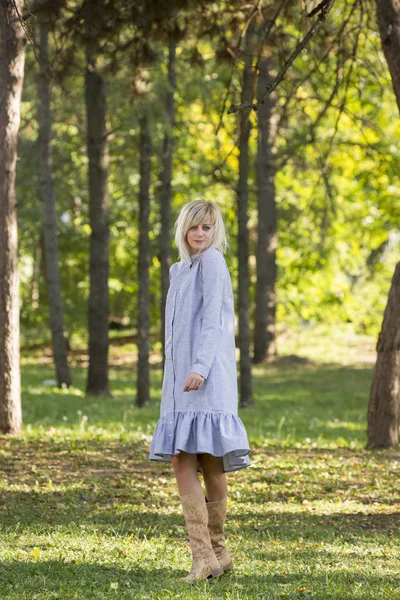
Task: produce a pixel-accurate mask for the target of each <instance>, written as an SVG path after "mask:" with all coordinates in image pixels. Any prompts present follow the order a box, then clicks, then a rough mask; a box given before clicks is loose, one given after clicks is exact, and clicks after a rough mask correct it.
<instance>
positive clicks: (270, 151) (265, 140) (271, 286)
mask: <svg viewBox="0 0 400 600" xmlns="http://www.w3.org/2000/svg"><path fill="white" fill-rule="evenodd" d="M268 53H269V48H268V47H265V46H264V47H263V48H262V55H261V57H260V60H259V73H258V78H257V98H258V100H260V99H261V98H262V97H263V95H264V92H265V89H266V87H267V85H268V84H269V83H270V80H271V77H270V75H269V71H270V68H271V59H270V58H269V56H268ZM275 110H276V96H275V94H272V95H270V96H268V98H267V100H266V101H265V102H264V104H260V107H259V110H258V112H257V114H258V145H257V161H256V175H257V209H258V226H257V231H258V236H257V250H256V257H257V282H256V294H255V295H256V307H255V318H254V357H253V362H254V363H261V362H263V361H266V360H268V359H269V358H272V357H274V356H276V324H275V314H276V292H275V284H276V248H277V237H278V234H277V217H276V200H275V155H276V148H275V140H276V133H277V122H276V113H275Z"/></svg>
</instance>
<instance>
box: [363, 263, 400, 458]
mask: <svg viewBox="0 0 400 600" xmlns="http://www.w3.org/2000/svg"><path fill="white" fill-rule="evenodd" d="M376 349H377V353H378V357H377V360H376V364H375V370H374V375H373V380H372V387H371V396H370V401H369V407H368V441H367V443H368V446H369V447H373V448H385V447H388V446H397V444H398V443H399V404H400V263H398V264H397V266H396V269H395V272H394V275H393V280H392V285H391V288H390V292H389V298H388V302H387V305H386V309H385V314H384V317H383V324H382V330H381V332H380V334H379V339H378V344H377V348H376Z"/></svg>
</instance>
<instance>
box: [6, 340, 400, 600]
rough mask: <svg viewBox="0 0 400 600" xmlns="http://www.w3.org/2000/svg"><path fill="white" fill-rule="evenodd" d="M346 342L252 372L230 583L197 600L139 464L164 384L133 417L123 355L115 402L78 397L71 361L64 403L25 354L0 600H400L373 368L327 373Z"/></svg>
mask: <svg viewBox="0 0 400 600" xmlns="http://www.w3.org/2000/svg"><path fill="white" fill-rule="evenodd" d="M353 342H354V343H353V344H352V346H351V347H352V348H353V350H354V353H355V355H357V351H356V348H357V344H356V341H355V340H353ZM297 343H298V340H297V341H296V340H287V342H286V343H285V349H286V351H287V353H289V354H290V353H291V352H292V351H293V348H294V347H296V344H297ZM343 343H344V342H343V339H336V341H335V342H334V344H333V345H332V344H330V345H329V348H327V349H326V351H325V352H322V355H323V357H324V361H317V358H318V357H316V356H315V352H316V350H315V347H316V346H318V347H322V346H321V344H322V342H321V340H320V339H319V340H318V344H315V345H313V346H312V348H310V350H309V353H308V354H307V351H305V352H303V355H304V358H303V359H302V360H299V359H293V358H290V357H286V358H285V357H283V358H282V359H281V360H280V361H278V362H277V363H276V364H272V365H266V366H262V367H259V366H257V367H254V391H255V401H256V408H254V409H248V410H246V411H241V413H240V416H241V418H242V419H243V421H244V423H245V425H246V427H247V431H248V434H249V439H250V445H251V448H252V454H251V458H252V466H251V467H250V468H248V469H245V470H243V471H239V472H237V473H234V474H230V475H229V476H228V477H229V487H230V495H229V517H228V521H227V527H226V531H227V536H228V545H229V548H230V550H231V551H232V554H233V555H234V558H235V570H234V571H233V572H232V573H231V574H229V575H224V576H223V577H221V578H219V579H217V580H215V581H212V582H208V581H207V582H202V583H198V584H196V585H194V586H191V587H188V586H186V585H185V584H183V583H180V582H179V581H177V579H178V578H179V577H181V576H183V575H184V574H185V573H187V571H188V570H189V568H190V554H189V547H188V543H187V539H186V531H185V527H184V521H183V517H182V515H181V509H180V504H179V497H178V494H177V490H176V486H175V482H174V478H173V476H172V472H171V468H170V466H169V465H168V464H166V463H162V464H156V463H153V462H150V461H149V460H148V459H147V455H148V450H149V445H150V435H151V433H152V430H153V428H154V425H155V423H156V421H157V418H158V403H159V399H160V384H161V375H162V374H161V371H160V370H159V369H157V368H153V369H152V373H151V383H152V388H151V394H152V399H153V402H152V405H151V406H147V407H144V408H143V409H141V410H138V409H137V408H135V406H134V400H135V366H134V365H133V364H129V352H126V349H125V350H124V348H123V347H121V346H119V347H118V348H114V349H113V363H114V365H118V366H114V367H113V368H112V370H111V378H112V389H113V393H114V398H113V399H111V400H110V399H99V398H94V397H89V398H86V397H85V395H84V392H83V390H84V383H85V371H84V369H83V368H82V367H80V366H79V362H77V365H76V366H75V367H74V373H73V375H74V383H75V387H74V388H73V389H71V390H68V391H64V390H57V389H56V388H55V387H54V386H53V385H52V384H51V381H48V380H51V378H52V377H53V372H52V369H51V367H50V366H49V365H48V364H46V362H41V361H40V360H39V358H38V357H37V356H36V357H33V356H29V357H25V359H24V365H23V410H24V423H25V425H24V431H23V434H22V435H21V436H19V437H0V474H1V481H0V539H1V545H0V600H28V599H29V600H50V599H59V600H70V599H71V600H72V599H74V600H75V599H79V600H95V599H96V600H97V599H98V600H100V599H101V600H103V599H104V600H117V599H118V600H125V599H136V598H138V599H143V600H146V599H151V600H156V599H157V600H158V599H167V598H168V599H170V598H183V599H197V598H198V599H200V598H201V599H208V598H210V599H211V598H213V599H220V598H221V599H222V598H223V599H226V600H247V599H248V600H250V599H251V600H253V599H263V600H267V599H268V600H269V599H271V600H272V599H274V600H275V599H276V600H278V599H282V600H283V599H285V600H289V599H290V600H295V599H296V600H297V599H299V600H300V599H303V600H306V599H315V600H317V599H318V600H328V599H337V600H339V599H349V600H350V599H352V600H364V599H371V600H378V599H381V598H382V599H384V598H396V597H397V598H400V574H399V537H400V529H399V520H400V519H399V504H400V500H399V491H400V486H399V479H398V472H399V465H400V452H399V451H397V450H386V451H379V452H372V451H367V450H365V449H364V445H365V428H366V410H367V404H368V394H369V387H370V381H371V375H372V363H373V357H372V355H371V354H370V355H369V359H370V360H368V356H367V355H368V349H367V350H366V346H365V340H361V341H360V340H359V342H358V343H359V344H360V348H359V353H358V354H359V355H360V356H361V355H362V357H363V361H362V362H354V363H353V364H346V362H345V361H341V362H334V360H332V358H334V356H335V355H336V356H343V355H344V354H345V352H344V351H343V348H342V344H343ZM346 343H347V342H346ZM335 345H336V346H335ZM339 346H340V347H339ZM370 346H371V347H373V344H370ZM303 348H304V346H303ZM124 352H125V354H124ZM330 356H331V358H329V357H330ZM124 357H125V359H126V360H123V358H124ZM366 358H367V360H366ZM311 359H312V360H311ZM343 362H345V364H343ZM46 380H47V381H46Z"/></svg>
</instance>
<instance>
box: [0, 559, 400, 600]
mask: <svg viewBox="0 0 400 600" xmlns="http://www.w3.org/2000/svg"><path fill="white" fill-rule="evenodd" d="M1 566H2V571H3V572H2V573H1V575H0V586H1V587H0V592H2V593H3V594H7V596H3V597H4V598H10V597H11V598H13V599H14V598H22V599H24V600H25V598H29V590H32V591H33V590H34V592H35V597H40V598H44V597H49V598H50V597H51V598H59V599H62V600H67V599H69V598H74V599H75V598H90V599H97V598H99V599H100V598H102V599H104V598H117V597H118V598H143V597H145V598H152V597H153V596H152V595H151V594H152V593H157V592H158V593H160V592H161V591H166V592H168V597H169V596H170V594H171V593H173V591H176V593H177V594H178V593H179V597H182V596H181V593H182V592H183V593H185V591H187V597H192V595H191V593H194V594H195V593H196V590H197V592H198V593H199V592H200V594H201V591H202V590H205V588H204V586H207V589H208V590H209V592H210V593H212V596H213V597H215V598H226V597H227V596H226V593H227V591H229V590H231V591H232V590H234V589H240V590H242V592H241V593H242V594H243V596H240V597H244V598H246V599H247V598H260V597H261V596H260V593H263V596H262V598H263V599H266V600H268V599H270V598H280V599H288V600H289V599H290V600H293V599H295V600H297V599H299V600H300V599H303V600H307V599H308V600H310V599H313V598H320V599H321V598H323V600H330V599H332V600H333V599H334V600H350V599H352V600H366V599H372V598H374V599H376V598H380V597H381V596H380V595H376V593H375V594H373V595H370V594H369V591H370V590H376V591H377V590H382V589H383V587H384V586H385V587H387V579H386V581H384V578H383V577H379V576H377V575H373V574H366V573H358V572H357V571H356V567H354V569H350V570H348V569H346V570H341V569H340V568H336V569H335V570H334V571H333V572H330V574H329V575H328V574H326V573H325V574H320V573H305V572H301V571H298V572H290V573H274V572H273V568H270V567H267V568H266V571H265V574H264V575H257V574H255V573H254V574H251V575H243V574H242V572H240V571H233V572H232V573H230V574H229V575H226V574H225V575H223V576H222V577H219V578H217V579H214V580H209V581H206V582H199V583H197V584H194V585H191V586H187V584H185V583H183V582H180V581H179V578H180V577H182V576H183V575H184V574H186V571H184V570H180V569H179V570H178V569H175V568H168V567H166V568H157V567H154V568H152V567H151V565H149V566H147V567H146V568H139V567H137V566H135V565H132V564H129V561H128V560H127V561H126V568H123V567H120V566H107V565H100V564H94V563H88V562H79V563H75V562H73V561H71V562H67V563H64V562H59V561H54V560H50V561H37V562H22V561H4V562H2V563H1ZM246 566H247V567H251V561H249V562H248V563H247V565H246ZM241 571H243V569H241ZM398 583H399V579H398V578H395V577H393V585H398ZM337 584H339V585H337ZM27 590H28V593H27ZM171 590H172V592H171ZM286 590H287V591H286ZM36 594H37V596H36ZM44 594H45V595H44ZM149 594H150V595H149ZM277 594H278V595H277ZM157 597H158V596H157ZM193 597H200V596H197V595H194V596H193ZM207 597H208V596H207ZM229 597H230V596H229ZM237 597H239V596H237ZM382 597H384V596H382ZM385 597H386V596H385Z"/></svg>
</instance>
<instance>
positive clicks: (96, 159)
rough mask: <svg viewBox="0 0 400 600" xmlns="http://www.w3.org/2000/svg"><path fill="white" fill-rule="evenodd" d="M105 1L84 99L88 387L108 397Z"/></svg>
mask: <svg viewBox="0 0 400 600" xmlns="http://www.w3.org/2000/svg"><path fill="white" fill-rule="evenodd" d="M100 10H101V3H100V4H99V3H98V2H96V1H95V0H88V1H87V2H86V13H85V26H86V61H87V66H86V72H85V100H86V114H87V149H88V158H89V214H90V227H91V236H90V292H89V370H88V381H87V387H86V391H87V393H88V394H93V395H97V396H109V395H110V390H109V380H108V347H109V340H108V318H109V310H110V309H109V291H108V274H109V244H110V242H109V237H110V234H109V198H108V164H109V153H108V138H107V125H106V115H107V106H106V91H105V82H104V79H103V77H102V75H101V73H100V71H99V69H98V65H97V56H98V53H99V46H98V40H99V39H100V33H101V32H100V31H99V23H100V17H99V11H100Z"/></svg>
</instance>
